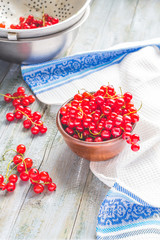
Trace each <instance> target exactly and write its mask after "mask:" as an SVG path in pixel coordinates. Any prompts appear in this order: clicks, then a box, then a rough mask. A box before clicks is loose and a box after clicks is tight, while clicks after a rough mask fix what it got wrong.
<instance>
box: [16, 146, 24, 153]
mask: <svg viewBox="0 0 160 240" xmlns="http://www.w3.org/2000/svg"><path fill="white" fill-rule="evenodd" d="M25 151H26V147H25V146H24V145H23V144H20V145H18V146H17V152H18V153H21V154H23V153H25Z"/></svg>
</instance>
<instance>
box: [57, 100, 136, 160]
mask: <svg viewBox="0 0 160 240" xmlns="http://www.w3.org/2000/svg"><path fill="white" fill-rule="evenodd" d="M72 100H73V99H72V98H71V99H69V100H68V101H66V102H65V103H64V104H63V105H62V106H61V107H63V106H65V105H66V104H67V103H69V102H70V101H72ZM56 124H57V127H58V130H59V131H60V133H61V134H62V136H63V138H64V140H65V142H66V144H67V145H68V146H69V148H70V149H71V150H72V151H73V152H74V153H76V154H77V155H78V156H80V157H82V158H85V159H87V160H89V161H105V160H109V159H110V158H113V157H115V156H116V155H118V154H119V153H120V152H121V151H122V150H123V149H124V147H125V146H126V142H125V140H123V138H122V136H120V137H117V138H114V139H111V140H107V141H103V142H85V141H82V140H79V139H76V138H73V137H72V136H70V135H69V134H68V133H66V132H65V130H64V129H63V127H62V124H61V121H60V110H59V111H58V113H57V116H56ZM134 128H135V124H134V125H133V129H134ZM133 129H132V131H133Z"/></svg>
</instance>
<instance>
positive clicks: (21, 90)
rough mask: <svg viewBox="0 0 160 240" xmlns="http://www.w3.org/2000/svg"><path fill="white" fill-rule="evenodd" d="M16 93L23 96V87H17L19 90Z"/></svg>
mask: <svg viewBox="0 0 160 240" xmlns="http://www.w3.org/2000/svg"><path fill="white" fill-rule="evenodd" d="M17 93H19V94H20V95H21V94H24V93H25V88H24V87H19V88H18V89H17Z"/></svg>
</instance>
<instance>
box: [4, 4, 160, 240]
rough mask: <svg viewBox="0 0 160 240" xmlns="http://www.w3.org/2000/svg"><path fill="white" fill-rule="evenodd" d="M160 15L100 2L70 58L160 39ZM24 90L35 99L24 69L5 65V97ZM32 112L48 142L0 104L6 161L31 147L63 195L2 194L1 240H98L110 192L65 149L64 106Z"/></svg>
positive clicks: (27, 190)
mask: <svg viewBox="0 0 160 240" xmlns="http://www.w3.org/2000/svg"><path fill="white" fill-rule="evenodd" d="M159 12H160V1H159V0H94V1H92V5H91V13H90V16H89V18H88V20H87V21H86V23H85V24H84V25H83V26H82V27H81V29H80V31H79V35H78V36H77V38H76V40H75V42H74V44H73V45H72V47H71V48H70V49H69V50H68V52H67V55H71V54H75V53H78V52H84V51H90V50H100V49H106V48H108V47H110V46H112V45H114V44H117V43H121V42H126V41H139V40H144V39H150V38H155V37H159V35H158V34H159V32H158V30H159V22H160V14H159ZM19 86H24V87H26V89H27V93H30V90H29V88H28V87H27V86H26V84H25V83H24V81H23V79H22V76H21V73H20V66H19V65H16V64H10V63H7V62H3V61H0V92H1V93H7V92H11V93H13V92H14V91H16V89H17V87H19ZM31 108H32V110H33V111H36V110H38V111H40V112H42V113H43V120H44V121H45V123H46V125H47V127H48V132H47V134H45V135H44V136H33V135H31V134H30V132H29V131H27V130H24V128H23V126H22V123H21V122H16V123H15V122H14V123H8V122H7V121H6V120H5V115H6V113H7V112H9V111H11V110H12V108H11V107H10V104H9V105H8V104H6V103H4V101H3V98H2V97H1V98H0V159H1V157H2V154H3V153H4V152H5V150H7V149H9V148H16V146H17V145H18V144H20V143H23V144H25V145H26V147H27V152H26V156H27V157H30V158H32V159H33V160H34V163H35V166H36V167H37V168H39V169H40V170H46V171H48V172H49V173H50V175H51V177H52V178H53V180H54V182H55V183H56V184H57V191H56V192H53V193H48V192H47V191H46V192H44V193H42V194H40V195H36V194H35V193H34V192H33V188H32V186H31V185H30V184H29V183H22V182H19V183H18V184H17V188H16V191H15V192H14V193H4V192H0V240H8V239H10V240H15V239H16V240H19V239H28V240H35V239H36V240H50V239H95V237H96V217H97V214H98V210H99V207H100V205H101V202H102V200H103V198H104V196H105V194H106V193H107V191H108V188H107V187H106V186H105V185H104V184H103V183H101V182H100V181H99V180H98V179H97V178H96V177H95V176H94V175H93V174H92V172H91V171H90V169H89V162H88V161H87V160H85V159H81V158H79V157H78V156H76V155H75V154H74V153H72V152H71V151H70V150H69V149H68V147H67V146H66V144H65V143H64V141H63V139H62V137H61V135H60V133H59V132H58V131H57V128H56V124H55V117H56V113H57V110H58V109H59V106H47V105H44V104H42V103H40V102H38V100H37V101H36V102H35V103H34V104H33V105H32V106H31ZM11 157H12V156H11V155H8V160H10V159H11ZM6 165H7V160H6V161H2V160H0V173H2V174H3V173H4V172H5V169H6Z"/></svg>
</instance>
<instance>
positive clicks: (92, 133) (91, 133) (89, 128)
mask: <svg viewBox="0 0 160 240" xmlns="http://www.w3.org/2000/svg"><path fill="white" fill-rule="evenodd" d="M89 132H90V134H92V135H95V136H96V135H99V134H100V133H101V132H102V130H100V132H99V133H92V131H91V130H90V128H89Z"/></svg>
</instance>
